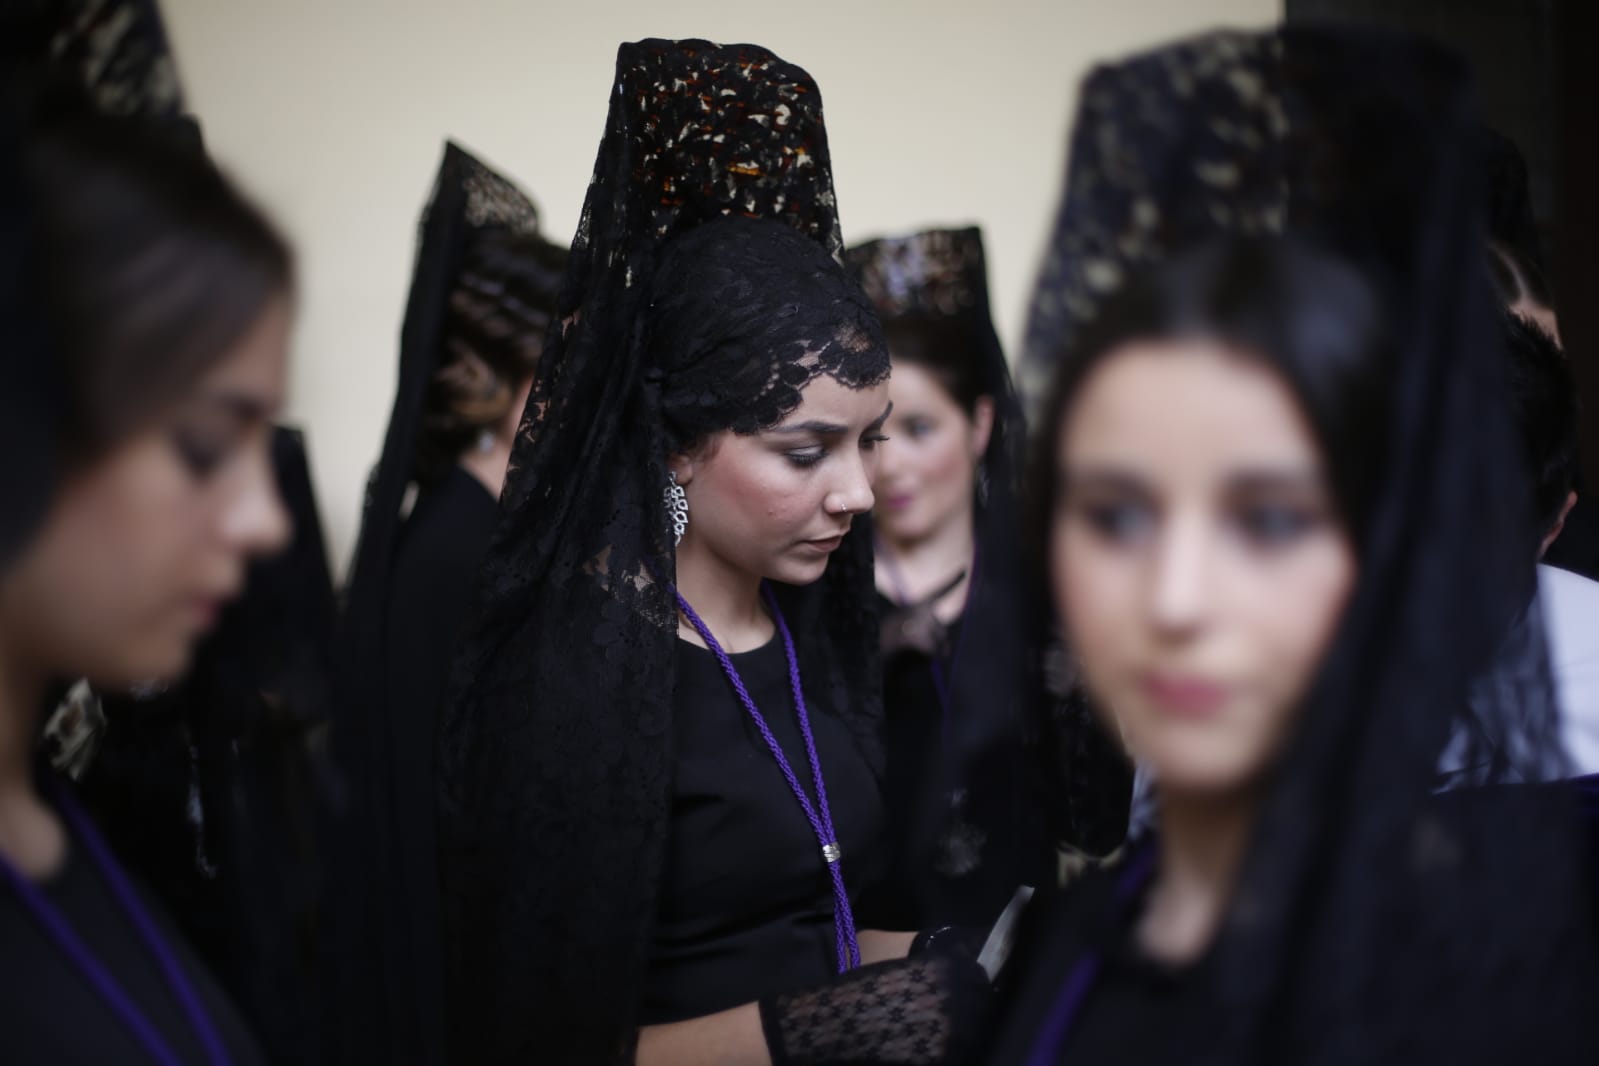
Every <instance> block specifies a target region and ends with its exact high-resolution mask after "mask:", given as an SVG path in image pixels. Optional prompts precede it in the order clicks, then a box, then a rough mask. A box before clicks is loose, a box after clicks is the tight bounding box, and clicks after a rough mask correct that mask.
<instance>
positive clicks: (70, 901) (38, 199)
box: [0, 118, 292, 1063]
mask: <svg viewBox="0 0 1599 1066" xmlns="http://www.w3.org/2000/svg"><path fill="white" fill-rule="evenodd" d="M23 173H24V175H25V186H24V187H25V188H26V190H27V196H28V200H29V202H30V206H31V208H32V211H33V214H32V219H33V222H34V226H33V228H32V230H31V234H32V238H33V242H34V243H33V245H32V246H31V247H30V250H29V255H30V263H31V265H30V271H29V276H30V277H31V278H32V279H34V281H35V282H36V283H37V285H38V286H39V292H40V295H41V297H42V299H41V300H40V302H39V304H38V305H36V306H37V308H40V309H42V312H43V315H42V317H43V321H44V324H45V328H44V330H43V331H42V335H43V337H44V338H45V341H44V344H45V345H46V347H45V350H44V354H42V355H34V356H31V357H34V358H46V359H50V360H53V361H55V365H56V366H58V367H60V368H61V370H62V372H63V380H62V381H61V382H60V389H59V391H58V392H57V393H55V397H56V398H57V399H59V400H60V408H59V417H58V419H57V422H56V425H55V426H54V427H53V430H54V436H55V439H56V441H57V442H58V443H59V447H58V450H56V451H55V452H54V456H55V460H56V462H55V466H56V470H57V479H56V482H55V484H54V487H53V491H52V492H51V494H50V496H49V498H48V500H47V502H46V504H45V507H44V509H43V511H42V516H41V518H40V519H39V520H38V522H37V523H36V524H35V526H34V527H33V528H32V529H31V530H28V531H27V532H26V534H25V535H24V536H23V537H22V539H21V541H20V547H19V548H18V549H17V550H16V551H15V553H14V554H13V555H12V556H11V557H10V558H7V559H6V560H4V562H3V564H0V868H3V872H4V873H5V875H6V876H5V881H4V882H0V941H3V942H4V943H5V944H6V960H5V964H4V965H3V966H0V1001H3V1002H5V1003H8V1004H12V1005H17V1004H28V1005H29V1006H28V1008H27V1009H26V1010H22V1009H12V1010H9V1011H7V1012H6V1018H5V1022H4V1027H5V1030H6V1040H7V1046H8V1061H19V1062H23V1063H34V1062H38V1063H44V1062H51V1063H58V1062H68V1061H70V1062H89V1061H94V1062H120V1061H134V1060H138V1061H144V1060H145V1059H146V1058H147V1057H150V1056H155V1057H156V1058H157V1059H160V1057H161V1055H163V1054H168V1055H171V1054H176V1055H181V1057H182V1059H183V1061H196V1062H197V1061H218V1060H217V1058H216V1056H217V1055H219V1054H221V1055H225V1056H227V1058H228V1059H230V1060H231V1061H233V1062H235V1063H246V1062H258V1061H261V1059H260V1052H259V1051H258V1050H257V1049H256V1046H255V1044H254V1042H253V1040H252V1039H251V1037H250V1036H249V1034H248V1033H247V1032H246V1031H245V1029H244V1027H243V1024H242V1022H241V1020H240V1019H239V1017H238V1016H237V1014H236V1013H235V1011H234V1009H233V1008H232V1007H231V1006H230V1005H229V1004H228V1003H227V1001H226V999H225V997H224V996H223V995H222V993H221V991H220V990H219V989H218V988H217V987H216V986H215V985H214V984H213V982H212V981H211V979H210V978H209V977H208V975H206V974H205V972H204V971H203V968H202V967H201V966H200V965H199V964H198V962H197V961H196V959H195V958H194V957H193V956H192V955H191V954H190V953H189V951H188V949H187V948H186V946H185V945H183V944H182V943H181V942H180V941H179V939H178V937H177V935H176V933H175V932H174V930H173V928H172V926H171V925H170V923H168V922H167V921H166V919H165V918H164V917H163V916H161V915H160V914H158V913H155V912H154V908H153V907H152V906H151V904H150V902H149V901H148V900H146V899H145V898H144V897H143V895H142V893H141V892H140V891H139V890H138V889H137V888H135V887H134V886H132V885H131V884H130V883H129V882H128V879H127V877H126V875H125V874H123V873H122V872H121V870H120V867H119V866H118V865H117V863H116V861H115V859H113V858H112V857H111V855H110V852H109V851H108V850H107V849H106V847H105V845H104V842H103V841H101V840H100V839H99V835H98V833H97V832H96V831H95V830H94V828H93V826H92V825H91V824H90V823H89V822H88V820H87V818H86V817H85V816H84V815H83V813H82V810H81V808H79V807H78V805H77V803H76V802H75V801H74V800H73V799H72V797H71V795H70V789H69V787H68V786H67V785H66V784H65V783H64V782H62V781H61V780H59V779H57V778H55V777H54V775H52V774H50V773H49V772H48V771H46V770H43V769H41V768H39V766H38V765H37V763H36V744H37V740H38V735H39V730H40V728H41V724H42V721H43V714H44V711H45V709H46V706H47V703H48V701H49V697H50V693H51V692H52V691H53V690H54V689H55V688H56V687H57V686H58V685H59V683H61V682H63V681H69V680H71V679H75V678H87V679H88V680H89V681H90V682H91V683H92V684H93V685H94V686H96V687H97V688H100V689H102V690H107V691H114V690H119V689H126V688H128V687H130V686H133V685H136V684H142V683H148V682H151V681H157V682H160V681H168V680H172V679H175V678H178V677H180V676H181V675H182V674H183V673H184V671H185V669H186V668H187V666H188V664H189V661H190V657H191V655H192V653H193V650H194V646H195V644H196V642H197V641H198V640H199V639H200V638H201V637H202V636H203V635H204V634H205V633H206V632H207V631H208V630H209V629H211V627H212V626H213V625H214V623H215V622H216V620H217V617H218V614H219V612H220V611H221V610H222V608H223V606H224V605H225V604H227V603H228V602H229V601H230V600H231V599H233V598H234V597H236V596H237V595H238V594H239V593H240V592H241V588H242V583H243V581H244V576H245V569H246V565H247V564H248V563H249V561H250V560H251V559H252V558H256V557H259V556H262V555H266V554H269V553H272V552H275V551H277V550H279V549H280V548H282V547H283V546H284V545H285V544H286V542H287V540H288V538H289V536H290V533H291V530H290V525H289V520H288V518H287V515H286V512H285V510H284V507H283V505H282V503H281V501H280V500H279V498H278V495H277V489H276V482H275V479H274V474H273V469H272V464H271V456H270V451H269V444H270V435H271V431H272V429H271V420H272V417H273V416H274V415H275V414H276V413H277V412H278V411H279V409H280V408H281V406H282V404H283V401H284V396H285V390H286V388H287V380H286V379H287V373H288V342H289V331H290V325H291V321H292V299H291V291H290V285H291V279H290V254H289V251H288V249H287V247H286V245H285V244H284V243H283V241H282V239H281V238H280V237H278V235H277V234H276V232H275V231H274V230H273V228H272V227H271V225H270V224H269V223H268V222H267V221H266V220H265V219H264V218H263V217H262V216H261V215H260V214H259V213H258V212H257V211H256V210H255V209H254V208H253V207H252V206H250V205H249V204H248V203H246V202H245V201H244V200H243V199H242V198H241V196H240V194H239V193H238V192H237V191H235V190H234V189H233V187H232V186H231V184H230V183H229V182H228V181H227V180H226V179H224V178H223V177H222V176H221V175H220V174H219V173H218V172H217V171H216V169H215V168H214V166H213V165H212V164H211V163H210V161H209V160H207V159H206V158H205V157H204V156H203V154H201V153H200V152H199V151H198V150H197V148H196V147H195V146H194V145H193V144H192V143H189V142H186V141H185V140H183V139H181V138H174V137H172V136H171V135H170V134H169V133H168V132H167V131H166V130H164V129H157V128H153V127H152V128H151V129H144V128H143V127H142V126H140V125H138V124H129V123H126V122H123V121H122V120H100V119H93V118H81V119H71V120H62V121H59V122H58V123H57V124H55V125H53V126H52V127H51V128H50V129H49V130H48V131H46V132H42V133H39V134H37V135H35V136H34V137H33V138H32V139H31V140H30V142H29V143H28V145H27V148H26V151H25V155H24V159H23ZM13 232H15V231H13ZM11 335H13V336H16V335H18V334H15V333H13V334H11ZM12 356H17V357H22V356H21V355H20V354H19V353H18V352H15V351H13V352H11V353H8V358H10V357H12ZM5 399H6V401H7V402H8V403H9V402H12V401H14V400H15V401H17V402H23V398H22V397H13V396H7V397H6V398H5ZM33 399H34V402H39V398H37V397H36V398H33ZM35 447H37V448H40V449H48V448H50V444H49V442H47V441H42V440H41V441H37V442H35ZM203 1055H209V1056H210V1058H209V1059H202V1056H203ZM17 1056H20V1058H18V1057H17ZM173 1061H176V1060H175V1059H174V1060H173Z"/></svg>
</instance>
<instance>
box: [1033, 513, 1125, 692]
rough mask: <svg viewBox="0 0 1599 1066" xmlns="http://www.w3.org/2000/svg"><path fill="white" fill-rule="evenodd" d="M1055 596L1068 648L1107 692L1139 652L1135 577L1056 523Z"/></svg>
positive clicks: (1086, 537)
mask: <svg viewBox="0 0 1599 1066" xmlns="http://www.w3.org/2000/svg"><path fill="white" fill-rule="evenodd" d="M1050 578H1051V585H1052V588H1051V591H1052V593H1053V595H1054V600H1055V609H1056V611H1057V614H1058V617H1059V618H1060V620H1061V624H1062V625H1063V626H1064V627H1065V630H1066V634H1067V637H1068V642H1069V643H1070V645H1071V647H1072V649H1073V651H1074V652H1075V653H1076V655H1077V657H1078V659H1079V662H1080V664H1081V666H1082V667H1083V669H1084V670H1085V672H1086V673H1087V674H1088V680H1089V683H1090V685H1091V686H1092V687H1094V688H1096V689H1101V690H1103V689H1104V688H1106V687H1108V682H1109V679H1110V678H1113V677H1115V676H1116V675H1118V674H1119V673H1121V670H1120V669H1119V667H1118V663H1119V661H1120V660H1121V658H1122V657H1124V656H1126V655H1127V654H1129V653H1132V652H1135V651H1136V649H1137V638H1138V627H1137V619H1136V617H1135V615H1136V604H1137V595H1138V588H1137V584H1138V582H1137V576H1136V574H1135V573H1134V572H1133V569H1132V567H1131V566H1130V565H1129V560H1128V558H1127V557H1126V556H1125V555H1124V554H1122V553H1118V552H1114V551H1111V550H1108V549H1107V548H1106V546H1105V545H1104V544H1103V542H1101V541H1100V540H1099V539H1098V538H1096V537H1094V536H1092V535H1090V534H1089V533H1088V532H1087V531H1086V530H1083V529H1082V528H1080V527H1078V526H1076V525H1075V524H1073V523H1071V522H1067V521H1057V522H1056V525H1055V530H1054V533H1053V535H1052V537H1051V543H1050Z"/></svg>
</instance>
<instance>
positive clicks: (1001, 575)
mask: <svg viewBox="0 0 1599 1066" xmlns="http://www.w3.org/2000/svg"><path fill="white" fill-rule="evenodd" d="M847 258H848V261H849V263H850V265H851V267H852V268H853V270H854V271H855V273H856V275H857V276H858V277H859V278H860V279H861V283H862V286H863V287H864V288H865V289H866V293H867V295H868V296H870V297H871V298H872V303H873V305H874V306H875V307H876V308H877V312H878V315H879V316H880V317H881V318H882V319H883V333H884V336H885V337H886V338H887V340H888V348H889V355H890V357H891V359H892V362H893V367H894V372H893V377H892V379H891V381H890V383H889V397H890V399H891V400H892V401H893V403H894V413H893V415H892V416H891V417H890V419H889V422H888V427H887V432H888V435H889V437H890V438H891V440H890V443H889V444H887V445H885V446H884V448H883V455H882V458H881V460H880V462H879V465H878V470H877V481H876V483H875V485H874V490H875V492H876V496H877V504H876V507H875V508H874V509H873V512H872V520H873V525H874V527H875V533H876V541H877V543H876V561H875V567H876V582H877V591H878V595H879V597H880V598H881V604H880V607H881V609H882V611H883V623H882V631H883V679H884V680H883V725H884V741H885V759H886V762H885V776H884V794H885V800H886V810H885V818H886V824H885V829H884V835H885V841H886V842H887V846H888V847H889V848H890V849H891V853H892V855H893V858H892V861H891V864H890V866H889V871H888V874H887V876H886V878H885V880H884V881H883V883H882V884H881V885H880V886H879V887H878V888H877V889H876V890H875V891H874V893H873V894H872V896H871V900H870V902H868V903H867V904H864V905H863V906H864V907H865V908H866V909H868V910H870V911H871V912H872V914H873V916H874V918H875V920H877V921H878V922H880V923H883V924H885V925H886V926H887V927H888V928H892V929H936V928H938V927H940V926H944V925H960V926H968V927H980V928H981V929H982V930H984V931H986V930H987V928H988V926H990V925H991V924H992V923H993V921H994V919H995V918H996V917H997V916H998V915H999V913H1000V911H1001V909H1003V908H1004V906H1005V904H1006V903H1008V902H1009V901H1010V898H1011V896H1012V894H1013V893H1014V892H1015V891H1016V888H1017V886H1018V885H1021V884H1023V883H1025V884H1029V885H1036V884H1041V883H1044V882H1045V881H1046V880H1047V879H1048V878H1049V877H1051V876H1052V875H1053V871H1054V857H1053V848H1052V847H1051V844H1050V839H1049V834H1048V831H1047V829H1046V828H1045V825H1044V819H1043V813H1044V808H1043V805H1042V803H1041V800H1040V796H1039V794H1038V790H1037V789H1036V788H1033V789H1030V788H1029V785H1030V784H1033V783H1034V782H1032V780H1031V778H1030V777H1029V774H1028V772H1027V771H1028V769H1029V768H1030V767H1031V765H1032V763H1031V762H1030V761H1029V759H1028V753H1027V751H1026V750H1025V742H1026V740H1027V737H1026V731H1027V729H1028V727H1029V725H1030V723H1031V722H1032V721H1033V716H1034V715H1035V714H1036V713H1038V709H1039V704H1040V700H1041V698H1042V691H1043V689H1042V682H1041V676H1040V656H1041V654H1042V652H1041V647H1040V646H1041V641H1039V640H1037V639H1036V635H1035V634H1033V633H1032V632H1030V630H1029V623H1030V622H1031V621H1032V620H1033V619H1034V618H1036V617H1037V611H1035V610H1033V609H1031V600H1032V592H1033V591H1034V590H1032V589H1030V588H1029V586H1028V583H1027V580H1026V578H1025V577H1024V575H1023V573H1022V558H1021V550H1020V549H1021V533H1020V506H1019V498H1018V497H1019V486H1018V478H1019V476H1020V463H1019V454H1020V447H1021V442H1022V440H1023V439H1024V429H1023V426H1022V421H1021V409H1020V407H1019V405H1018V404H1017V402H1016V396H1015V393H1014V391H1013V390H1012V389H1011V383H1010V371H1009V369H1008V368H1007V366H1006V364H1005V354H1004V352H1003V351H1002V350H1001V348H1000V345H999V338H998V336H997V335H996V334H995V332H994V324H993V321H992V318H991V316H990V313H989V303H988V272H987V268H986V263H985V260H984V256H983V241H982V234H981V233H980V232H979V231H978V230H977V229H975V228H971V229H961V230H927V231H924V232H921V233H917V234H913V235H911V236H907V237H897V238H883V239H880V240H874V241H868V242H866V243H863V244H860V245H857V246H855V247H854V248H851V249H850V250H849V252H848V256H847Z"/></svg>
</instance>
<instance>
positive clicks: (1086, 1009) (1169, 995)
mask: <svg viewBox="0 0 1599 1066" xmlns="http://www.w3.org/2000/svg"><path fill="white" fill-rule="evenodd" d="M1119 876H1120V871H1117V872H1114V873H1113V872H1109V871H1105V870H1094V871H1092V872H1089V873H1087V874H1085V875H1084V876H1083V877H1082V878H1081V879H1080V880H1079V881H1077V882H1076V883H1075V884H1073V885H1072V886H1071V887H1069V888H1067V889H1065V890H1063V891H1055V892H1050V893H1048V894H1040V895H1039V896H1037V897H1035V898H1034V900H1033V902H1032V904H1031V905H1030V906H1029V907H1028V910H1027V914H1026V916H1025V918H1024V920H1023V923H1022V925H1021V928H1020V929H1019V931H1018V936H1017V946H1016V952H1015V955H1014V957H1013V958H1012V959H1011V960H1010V963H1009V965H1008V966H1007V969H1006V972H1005V975H1004V979H1003V982H1002V985H1001V998H1002V1000H1003V1001H1004V1003H1005V1007H1004V1010H1003V1012H1002V1017H1001V1030H1000V1032H999V1034H998V1037H997V1039H996V1040H995V1041H994V1043H993V1045H992V1052H991V1054H990V1056H989V1058H988V1060H987V1061H988V1062H991V1063H995V1064H999V1063H1022V1062H1029V1061H1030V1056H1031V1055H1032V1054H1033V1052H1034V1050H1035V1048H1036V1047H1037V1045H1038V1043H1039V1041H1040V1037H1041V1035H1042V1034H1044V1033H1045V1032H1046V1031H1047V1030H1049V1029H1050V1027H1051V1024H1052V1022H1055V1021H1057V1020H1058V1016H1059V1015H1060V1014H1061V1013H1062V1011H1061V1000H1062V990H1063V989H1064V988H1065V987H1066V986H1067V985H1068V984H1069V983H1070V981H1071V979H1072V977H1073V975H1074V971H1075V970H1076V969H1077V967H1079V966H1080V965H1081V964H1082V960H1083V959H1084V957H1085V956H1090V955H1091V956H1093V957H1094V958H1095V959H1096V960H1097V967H1096V970H1095V975H1094V978H1093V980H1092V982H1091V983H1090V985H1089V988H1088V991H1087V994H1086V996H1085V997H1084V998H1083V1000H1082V1001H1081V1006H1080V1007H1079V1008H1078V1009H1077V1010H1075V1011H1072V1012H1070V1013H1071V1019H1070V1022H1069V1024H1068V1025H1067V1027H1066V1030H1065V1033H1064V1039H1062V1040H1061V1041H1060V1042H1059V1044H1058V1045H1057V1046H1056V1047H1055V1053H1054V1055H1053V1057H1051V1058H1049V1059H1048V1060H1047V1061H1050V1062H1060V1063H1079V1062H1080V1063H1092V1064H1093V1066H1121V1064H1128V1066H1132V1064H1145V1063H1157V1062H1180V1061H1182V1059H1181V1056H1179V1055H1177V1054H1176V1052H1177V1050H1178V1048H1177V1047H1176V1045H1175V1044H1174V1042H1173V1041H1174V1039H1175V1037H1174V1034H1176V1033H1179V1032H1180V1031H1181V1027H1180V1026H1178V1025H1176V1024H1174V1023H1175V1022H1176V1020H1177V1018H1178V1017H1179V1012H1180V1011H1182V1010H1183V1009H1184V1008H1185V1005H1186V999H1185V996H1184V994H1183V993H1184V990H1185V989H1186V988H1188V987H1190V986H1191V985H1192V984H1193V983H1194V982H1195V981H1197V980H1199V979H1200V978H1199V976H1198V968H1200V967H1203V966H1204V962H1203V960H1201V961H1200V962H1197V963H1194V964H1192V965H1190V966H1186V967H1175V966H1170V965H1167V964H1164V963H1161V962H1158V961H1156V960H1154V959H1151V958H1150V957H1149V956H1148V955H1146V954H1145V953H1144V952H1143V951H1141V950H1140V949H1139V947H1138V945H1137V944H1136V942H1135V941H1134V938H1133V930H1134V929H1135V927H1136V925H1137V919H1138V917H1139V914H1140V913H1141V910H1142V904H1143V898H1142V892H1141V891H1140V892H1139V893H1137V894H1135V895H1133V896H1131V898H1129V897H1128V896H1127V895H1126V894H1124V893H1122V892H1120V891H1119V890H1118V889H1119V886H1118V880H1119Z"/></svg>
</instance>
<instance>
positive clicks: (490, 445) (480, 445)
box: [477, 429, 494, 455]
mask: <svg viewBox="0 0 1599 1066" xmlns="http://www.w3.org/2000/svg"><path fill="white" fill-rule="evenodd" d="M477 450H478V451H479V452H482V453H483V454H484V455H487V454H488V453H489V452H492V451H493V450H494V431H493V430H492V429H485V430H484V431H483V432H482V433H479V434H478V435H477Z"/></svg>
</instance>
